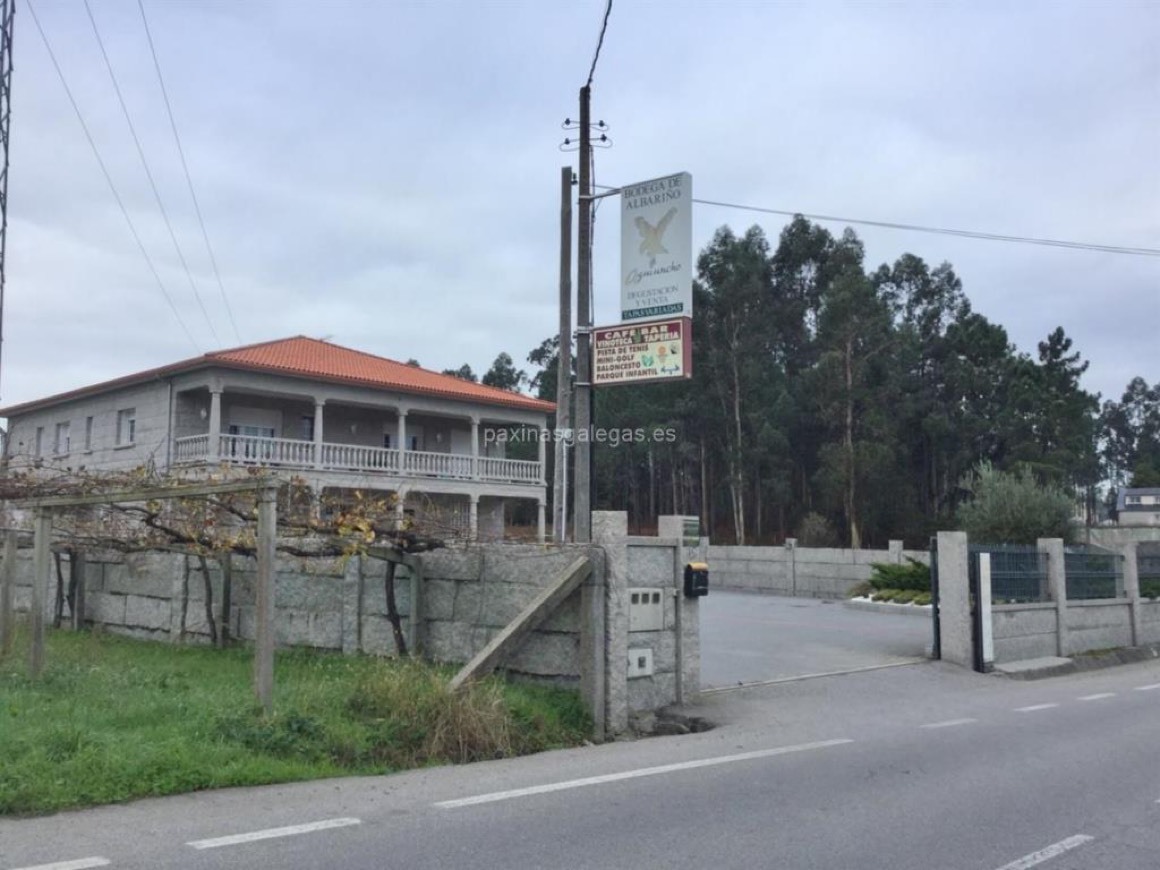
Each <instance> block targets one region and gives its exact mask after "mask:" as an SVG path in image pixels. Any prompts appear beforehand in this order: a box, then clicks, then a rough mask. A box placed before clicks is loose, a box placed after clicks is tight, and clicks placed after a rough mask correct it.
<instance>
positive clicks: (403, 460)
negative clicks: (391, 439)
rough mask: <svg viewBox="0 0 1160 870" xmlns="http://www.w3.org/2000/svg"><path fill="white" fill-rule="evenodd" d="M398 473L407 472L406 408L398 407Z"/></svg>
mask: <svg viewBox="0 0 1160 870" xmlns="http://www.w3.org/2000/svg"><path fill="white" fill-rule="evenodd" d="M398 434H399V474H406V473H407V409H406V408H400V409H399V433H398Z"/></svg>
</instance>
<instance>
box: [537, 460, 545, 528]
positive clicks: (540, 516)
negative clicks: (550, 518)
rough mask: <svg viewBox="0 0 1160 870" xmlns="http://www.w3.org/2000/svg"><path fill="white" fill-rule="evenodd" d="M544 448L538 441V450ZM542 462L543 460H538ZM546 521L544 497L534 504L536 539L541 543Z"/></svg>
mask: <svg viewBox="0 0 1160 870" xmlns="http://www.w3.org/2000/svg"><path fill="white" fill-rule="evenodd" d="M543 450H544V442H543V441H541V442H540V452H541V453H542V452H543ZM540 461H541V462H543V460H542V459H541V460H540ZM545 526H546V523H545V521H544V499H542V498H541V499H540V500H539V501H538V503H537V505H536V540H537V541H539V542H540V543H541V544H542V543H544V541H545V540H546V532H545Z"/></svg>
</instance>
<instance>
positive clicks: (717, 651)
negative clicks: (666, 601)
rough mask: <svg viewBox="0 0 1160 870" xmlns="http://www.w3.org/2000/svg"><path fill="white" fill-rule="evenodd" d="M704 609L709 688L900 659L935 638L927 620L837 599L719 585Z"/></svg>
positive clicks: (919, 652) (704, 667)
mask: <svg viewBox="0 0 1160 870" xmlns="http://www.w3.org/2000/svg"><path fill="white" fill-rule="evenodd" d="M700 608H701V684H702V686H704V687H714V686H733V685H737V684H738V683H752V682H758V681H761V680H774V679H785V678H788V677H797V676H801V675H803V674H820V673H833V672H836V671H847V670H855V669H858V668H869V667H877V666H881V665H888V664H897V663H900V662H905V661H912V660H914V659H915V658H922V657H924V656H925V655H926V650H927V648H928V647H929V646H930V643H931V634H932V629H931V622H930V620H929V619H924V618H922V617H920V616H915V615H905V614H898V615H895V614H890V613H867V612H866V611H859V610H853V609H851V608H848V607H845V606H844V605H843V604H842V603H841V602H838V601H820V600H817V599H814V598H783V597H780V596H776V595H761V594H757V593H752V592H722V591H720V590H714V591H713V592H711V593H710V594H709V595H708V596H707V597H705V598H703V599H701V603H700Z"/></svg>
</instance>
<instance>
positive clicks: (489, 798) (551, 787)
mask: <svg viewBox="0 0 1160 870" xmlns="http://www.w3.org/2000/svg"><path fill="white" fill-rule="evenodd" d="M853 742H854V741H853V740H820V741H818V742H817V743H800V744H798V745H796V746H781V747H778V748H777V749H759V750H757V751H755V752H742V753H739V754H737V755H718V756H716V757H714V758H701V759H698V760H697V761H682V762H678V763H677V764H662V765H660V766H659V767H641V768H637V769H636V770H626V771H623V772H622V773H607V774H604V775H603V776H588V777H584V778H583V779H569V780H565V781H563V782H551V783H548V784H546V785H533V786H528V787H527V788H513V789H510V790H508V791H496V792H491V793H490V794H480V795H475V796H473V797H467V798H457V799H455V800H450V801H439V802H438V803H436V804H435V806H437V807H440V808H442V809H454V808H455V807H468V806H474V805H475V804H487V803H492V802H494V801H504V800H510V799H511V798H518V797H527V796H529V795H534V794H546V793H548V792H553V791H564V790H565V789H570V788H582V787H583V786H587V785H602V784H603V783H606V782H619V781H620V780H624V779H636V778H638V777H641V776H657V775H659V774H662V773H675V772H677V771H680V770H695V769H697V768H699V767H714V766H716V765H719V764H731V763H733V762H737V761H753V760H755V759H758V758H770V757H772V756H775V755H788V754H790V753H792V752H807V751H809V750H811V749H824V748H826V747H828V746H841V745H843V744H846V743H853Z"/></svg>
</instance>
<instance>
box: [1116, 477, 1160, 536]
mask: <svg viewBox="0 0 1160 870" xmlns="http://www.w3.org/2000/svg"><path fill="white" fill-rule="evenodd" d="M1116 524H1117V525H1121V526H1160V487H1146V488H1139V489H1121V490H1120V491H1119V492H1118V493H1116Z"/></svg>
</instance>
